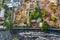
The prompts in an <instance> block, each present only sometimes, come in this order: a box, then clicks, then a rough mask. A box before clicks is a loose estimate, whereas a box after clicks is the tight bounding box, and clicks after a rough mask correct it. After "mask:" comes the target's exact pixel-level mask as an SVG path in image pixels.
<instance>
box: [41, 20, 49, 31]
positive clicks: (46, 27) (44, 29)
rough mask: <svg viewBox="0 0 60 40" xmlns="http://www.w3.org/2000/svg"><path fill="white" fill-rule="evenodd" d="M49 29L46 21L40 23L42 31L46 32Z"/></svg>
mask: <svg viewBox="0 0 60 40" xmlns="http://www.w3.org/2000/svg"><path fill="white" fill-rule="evenodd" d="M48 27H49V24H48V23H47V22H46V21H43V22H42V31H43V32H46V31H47V29H48Z"/></svg>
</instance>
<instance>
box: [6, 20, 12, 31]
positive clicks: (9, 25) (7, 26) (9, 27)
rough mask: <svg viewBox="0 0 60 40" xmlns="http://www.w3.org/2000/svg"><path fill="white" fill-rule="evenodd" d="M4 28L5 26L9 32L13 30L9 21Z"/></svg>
mask: <svg viewBox="0 0 60 40" xmlns="http://www.w3.org/2000/svg"><path fill="white" fill-rule="evenodd" d="M5 26H6V29H7V30H11V29H12V28H13V24H12V23H11V21H10V20H9V21H8V22H6V24H5Z"/></svg>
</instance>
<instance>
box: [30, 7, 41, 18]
mask: <svg viewBox="0 0 60 40" xmlns="http://www.w3.org/2000/svg"><path fill="white" fill-rule="evenodd" d="M39 16H40V14H39V11H38V8H37V7H36V8H35V11H33V12H30V19H37V18H38V17H39Z"/></svg>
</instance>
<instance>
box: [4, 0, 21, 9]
mask: <svg viewBox="0 0 60 40" xmlns="http://www.w3.org/2000/svg"><path fill="white" fill-rule="evenodd" d="M5 4H6V5H7V6H8V7H9V8H12V7H13V6H14V7H18V6H19V5H21V3H20V1H19V0H10V1H9V2H5Z"/></svg>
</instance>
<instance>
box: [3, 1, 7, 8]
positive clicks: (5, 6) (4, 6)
mask: <svg viewBox="0 0 60 40" xmlns="http://www.w3.org/2000/svg"><path fill="white" fill-rule="evenodd" d="M4 2H5V0H2V7H3V8H5V9H6V8H8V6H7V5H6V4H4Z"/></svg>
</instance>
